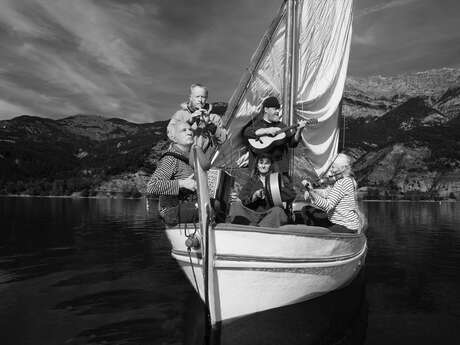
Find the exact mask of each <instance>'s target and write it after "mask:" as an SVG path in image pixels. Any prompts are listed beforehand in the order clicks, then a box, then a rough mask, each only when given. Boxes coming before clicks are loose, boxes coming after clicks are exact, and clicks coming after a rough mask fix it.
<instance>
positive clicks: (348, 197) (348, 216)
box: [310, 177, 360, 231]
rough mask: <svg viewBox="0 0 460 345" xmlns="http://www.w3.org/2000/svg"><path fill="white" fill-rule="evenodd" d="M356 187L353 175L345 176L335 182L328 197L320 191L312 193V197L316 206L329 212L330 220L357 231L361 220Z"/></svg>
mask: <svg viewBox="0 0 460 345" xmlns="http://www.w3.org/2000/svg"><path fill="white" fill-rule="evenodd" d="M355 189H356V181H355V180H354V179H353V178H352V177H344V178H342V179H340V180H338V181H336V182H335V183H334V186H333V187H332V188H331V189H330V190H329V192H328V194H327V195H326V197H322V196H320V195H319V194H318V193H310V197H311V201H312V204H313V205H314V206H316V207H318V208H320V209H322V210H323V211H325V212H327V214H328V219H329V221H331V222H332V223H334V224H339V225H343V226H345V227H347V228H348V229H350V230H356V231H357V230H359V228H360V221H359V215H358V211H357V207H358V205H357V201H356V196H355Z"/></svg>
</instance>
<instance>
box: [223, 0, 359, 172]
mask: <svg viewBox="0 0 460 345" xmlns="http://www.w3.org/2000/svg"><path fill="white" fill-rule="evenodd" d="M296 13H297V18H296V21H295V25H296V33H297V34H296V38H295V40H296V43H295V44H294V49H296V52H295V55H296V56H297V59H296V62H295V63H296V64H297V66H296V70H297V75H295V76H294V78H295V80H296V89H297V93H296V95H295V113H296V118H297V119H300V118H303V119H311V118H316V119H318V121H319V124H318V125H316V126H315V127H314V128H308V129H306V130H304V132H303V135H302V139H303V140H302V141H303V147H299V148H298V149H296V158H295V159H296V162H295V174H296V175H299V174H300V175H302V171H303V170H305V169H308V168H310V170H311V167H313V169H314V171H315V172H316V174H322V173H323V172H324V171H325V170H326V169H327V168H328V166H329V164H330V163H331V162H332V160H333V158H334V157H335V155H336V153H337V146H338V135H339V132H338V107H339V104H340V100H341V97H342V92H343V87H344V83H345V77H346V71H347V65H348V55H349V48H350V41H351V24H352V0H340V1H338V0H304V1H297V10H296ZM285 31H286V8H285V4H284V5H283V7H282V8H281V11H280V14H279V15H278V17H277V18H276V19H275V21H274V23H273V24H272V28H271V30H269V32H268V33H267V34H266V36H264V38H263V40H262V42H261V45H260V46H259V49H258V50H257V51H256V53H255V55H254V56H253V59H252V61H251V65H250V68H249V72H248V73H249V75H246V76H245V77H243V79H242V82H241V83H240V88H239V89H237V90H236V91H235V94H234V95H233V97H232V100H231V101H230V103H229V109H228V110H227V113H226V114H225V118H224V120H225V121H226V126H227V129H228V130H229V133H230V136H229V140H228V142H227V143H226V144H225V145H223V146H222V147H221V148H220V151H219V152H218V153H217V155H216V157H215V158H216V159H215V161H214V164H215V165H217V166H222V167H226V168H232V167H236V165H237V164H236V162H237V161H238V159H239V158H240V157H241V155H242V154H243V152H244V151H245V145H246V143H245V142H244V140H243V138H242V135H241V132H242V129H243V128H244V126H245V125H246V124H247V123H248V122H249V121H250V120H251V119H252V118H254V117H255V116H257V115H258V113H259V112H260V104H261V103H262V101H263V99H264V98H265V97H267V96H271V95H273V96H277V97H279V99H280V100H281V99H283V95H282V94H281V93H282V90H283V77H284V68H285V56H286V54H285V49H286V42H285V41H286V38H285ZM284 116H285V117H287V114H285V115H284ZM283 120H284V121H285V122H287V121H288V119H287V118H285V119H283ZM299 146H302V145H299ZM298 167H299V169H300V170H299V169H298Z"/></svg>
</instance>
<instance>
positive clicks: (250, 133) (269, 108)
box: [243, 96, 306, 173]
mask: <svg viewBox="0 0 460 345" xmlns="http://www.w3.org/2000/svg"><path fill="white" fill-rule="evenodd" d="M262 114H263V115H262V118H260V119H258V120H256V121H254V122H253V123H251V124H250V125H248V126H247V127H246V128H245V130H244V131H243V136H244V137H245V138H246V139H247V140H248V141H249V148H250V152H251V153H252V154H251V155H250V161H249V166H250V167H253V166H254V160H255V158H254V156H255V155H257V154H260V153H261V152H260V151H261V150H259V151H258V150H257V149H256V148H255V147H254V146H251V144H250V143H251V140H250V139H254V140H255V141H257V140H258V138H260V137H261V136H272V137H274V136H276V135H277V134H279V133H280V132H282V131H283V130H285V129H287V125H285V124H284V123H283V122H281V120H280V102H279V101H278V99H277V98H276V97H273V96H272V97H268V98H266V99H265V100H264V101H263V103H262ZM305 125H306V121H305V120H301V121H299V123H298V125H297V126H296V127H297V129H296V131H295V133H292V132H291V131H287V132H286V135H285V136H283V138H281V139H280V140H274V141H273V142H272V143H270V144H269V145H268V146H267V147H265V148H264V149H263V152H264V153H268V154H270V155H271V157H272V159H273V161H274V162H275V164H274V165H275V166H276V165H277V167H276V170H278V172H281V173H286V172H287V170H288V164H287V162H285V157H284V156H285V153H286V151H287V148H288V147H296V146H297V145H298V144H299V142H300V134H301V132H302V130H303V128H304V127H305Z"/></svg>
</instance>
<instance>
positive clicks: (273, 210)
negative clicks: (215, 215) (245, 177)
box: [227, 154, 295, 228]
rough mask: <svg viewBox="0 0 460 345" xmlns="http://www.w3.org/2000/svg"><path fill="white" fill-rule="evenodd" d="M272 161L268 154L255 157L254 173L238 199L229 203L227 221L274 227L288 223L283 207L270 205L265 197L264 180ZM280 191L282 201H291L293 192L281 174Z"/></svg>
mask: <svg viewBox="0 0 460 345" xmlns="http://www.w3.org/2000/svg"><path fill="white" fill-rule="evenodd" d="M272 163H273V161H272V158H271V156H270V155H268V154H262V155H260V156H258V157H257V165H256V170H255V173H254V175H253V176H252V177H251V179H250V180H249V181H248V182H247V183H246V184H245V185H244V186H243V188H242V190H241V192H240V195H239V198H238V199H239V200H238V201H237V202H233V203H232V204H231V205H230V211H229V215H228V218H227V222H229V223H237V224H244V225H257V226H265V227H274V228H277V227H279V226H281V225H283V224H287V223H288V217H287V215H286V212H285V211H284V209H283V208H281V207H279V206H272V205H270V202H269V201H268V198H267V197H266V196H267V189H266V183H267V182H266V180H267V177H268V176H269V175H270V173H271V172H272ZM280 192H281V199H282V201H285V202H292V201H293V200H294V198H295V192H294V190H293V188H292V185H291V183H290V181H289V179H288V178H287V177H286V176H282V186H281V187H280Z"/></svg>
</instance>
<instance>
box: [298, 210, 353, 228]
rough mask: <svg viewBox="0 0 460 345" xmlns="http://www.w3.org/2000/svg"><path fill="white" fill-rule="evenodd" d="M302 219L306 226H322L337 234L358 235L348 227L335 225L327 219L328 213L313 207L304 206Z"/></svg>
mask: <svg viewBox="0 0 460 345" xmlns="http://www.w3.org/2000/svg"><path fill="white" fill-rule="evenodd" d="M302 217H303V219H304V222H305V224H306V225H314V226H322V227H323V228H328V229H329V230H331V231H332V232H337V233H356V231H354V230H351V229H348V228H347V227H346V226H343V225H339V224H334V223H332V222H331V221H330V220H329V219H328V218H327V213H326V212H324V211H323V210H320V209H317V208H315V207H313V206H304V207H303V208H302Z"/></svg>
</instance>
